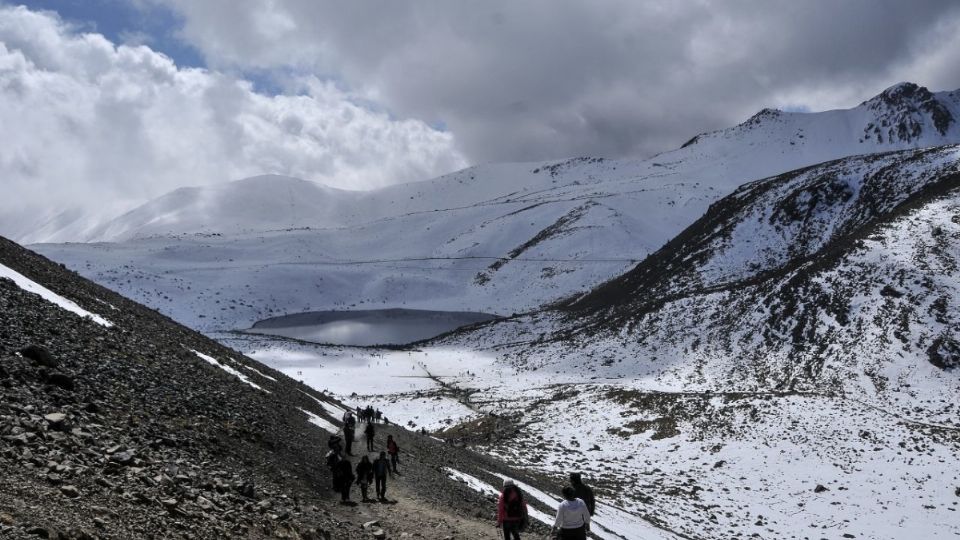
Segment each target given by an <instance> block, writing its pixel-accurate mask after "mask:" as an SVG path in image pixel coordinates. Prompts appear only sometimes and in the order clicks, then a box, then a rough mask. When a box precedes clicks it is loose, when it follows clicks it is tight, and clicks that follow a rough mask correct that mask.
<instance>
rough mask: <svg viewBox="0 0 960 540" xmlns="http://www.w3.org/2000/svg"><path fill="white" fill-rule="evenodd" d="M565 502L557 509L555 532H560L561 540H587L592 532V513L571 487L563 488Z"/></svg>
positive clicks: (554, 524)
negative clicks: (588, 534)
mask: <svg viewBox="0 0 960 540" xmlns="http://www.w3.org/2000/svg"><path fill="white" fill-rule="evenodd" d="M563 499H564V500H563V502H561V503H560V507H559V508H557V519H556V521H555V522H554V523H553V532H555V533H556V532H559V536H558V538H559V539H560V540H586V538H587V533H588V532H590V511H589V510H587V505H586V503H584V502H583V501H582V500H580V499H578V498H577V492H576V491H574V489H573V488H572V487H570V486H567V487H565V488H563Z"/></svg>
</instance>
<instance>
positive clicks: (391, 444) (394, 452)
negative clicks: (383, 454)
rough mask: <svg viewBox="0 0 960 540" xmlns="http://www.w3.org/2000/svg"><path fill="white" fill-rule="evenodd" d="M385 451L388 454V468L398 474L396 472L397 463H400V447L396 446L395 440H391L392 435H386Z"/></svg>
mask: <svg viewBox="0 0 960 540" xmlns="http://www.w3.org/2000/svg"><path fill="white" fill-rule="evenodd" d="M387 453H388V454H390V469H391V470H392V471H393V474H400V473H398V472H397V463H400V447H399V446H397V441H395V440H393V435H387Z"/></svg>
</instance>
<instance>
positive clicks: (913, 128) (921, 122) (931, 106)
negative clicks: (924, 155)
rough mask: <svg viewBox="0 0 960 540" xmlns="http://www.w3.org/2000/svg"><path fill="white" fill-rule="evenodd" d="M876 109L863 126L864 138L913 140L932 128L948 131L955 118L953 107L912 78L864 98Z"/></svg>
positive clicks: (873, 109) (871, 109)
mask: <svg viewBox="0 0 960 540" xmlns="http://www.w3.org/2000/svg"><path fill="white" fill-rule="evenodd" d="M861 107H866V108H867V109H869V110H870V111H872V112H873V113H874V116H875V120H874V121H873V122H871V123H870V124H868V125H867V127H866V129H864V138H865V139H870V138H876V140H877V142H880V143H882V142H884V139H886V141H888V142H894V141H901V142H906V143H912V142H915V141H917V140H919V139H920V138H921V137H923V135H924V134H925V133H929V132H930V131H931V130H930V129H929V128H933V130H935V131H936V132H937V133H939V135H946V134H947V131H948V130H949V129H950V125H951V124H953V123H954V122H956V119H955V118H954V116H953V114H952V113H951V112H950V108H949V107H948V106H947V105H946V104H944V103H943V102H942V100H941V99H938V96H937V94H934V93H933V92H931V91H930V90H928V89H927V88H925V87H923V86H920V85H918V84H915V83H912V82H901V83H897V84H895V85H893V86H891V87H890V88H887V89H886V90H884V91H883V92H881V93H880V94H878V95H877V96H875V97H873V98H871V99H869V100H867V101H864V102H863V103H862V104H861Z"/></svg>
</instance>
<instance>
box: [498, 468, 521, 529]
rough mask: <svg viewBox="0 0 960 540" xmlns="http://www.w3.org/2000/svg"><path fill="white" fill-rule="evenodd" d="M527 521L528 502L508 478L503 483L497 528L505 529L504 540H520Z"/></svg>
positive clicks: (499, 500)
mask: <svg viewBox="0 0 960 540" xmlns="http://www.w3.org/2000/svg"><path fill="white" fill-rule="evenodd" d="M526 521H527V502H526V501H524V500H523V492H522V491H520V488H518V487H517V485H516V484H515V483H514V482H513V480H510V479H509V478H508V479H506V480H504V481H503V491H502V492H501V493H500V498H499V499H498V500H497V527H500V528H503V540H520V532H521V531H522V530H523V528H524V526H525V525H526ZM511 536H512V539H511Z"/></svg>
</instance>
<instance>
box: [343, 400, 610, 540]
mask: <svg viewBox="0 0 960 540" xmlns="http://www.w3.org/2000/svg"><path fill="white" fill-rule="evenodd" d="M356 410H357V416H354V414H353V412H352V411H350V410H347V411H346V412H345V413H344V414H343V419H342V420H343V437H342V438H341V437H340V436H339V435H336V434H334V435H331V436H330V439H329V441H328V443H327V444H328V446H329V448H330V449H329V451H328V452H327V467H329V468H330V471H331V473H332V477H333V489H334V491H336V492H338V493H340V500H341V503H342V504H354V503H352V502H351V501H350V490H351V488H352V487H353V484H354V483H356V484H357V485H358V486H359V487H360V493H361V495H362V496H363V502H373V499H370V498H369V496H368V495H369V489H370V484H375V489H376V500H378V501H380V502H388V501H387V478H388V477H392V476H393V475H399V474H400V473H399V471H398V470H397V465H398V464H399V463H400V446H399V445H398V444H397V442H396V441H395V440H394V438H393V435H387V442H386V449H385V450H381V451H380V453H379V456H378V457H376V458H375V459H374V460H373V461H371V460H370V456H369V455H368V453H370V452H374V453H375V452H376V449H375V445H374V436H375V435H376V427H374V424H376V423H378V422H379V421H380V420H381V419H383V420H384V421H385V420H386V418H385V417H383V415H382V414H381V413H380V411H379V410H375V409H373V408H372V407H367V408H365V409H361V408H360V407H357V409H356ZM357 418H360V419H361V420H362V421H365V422H366V425H365V426H364V428H363V435H364V439H365V440H366V452H364V453H363V455H362V456H360V461H358V462H357V465H356V467H355V468H354V466H353V464H352V463H351V462H350V460H349V459H348V456H353V455H354V454H353V442H354V438H355V436H356V428H357ZM561 493H562V494H563V501H561V503H560V505H559V507H558V508H557V516H556V520H555V521H554V524H553V533H554V535H555V537H556V538H558V539H559V540H586V538H587V533H588V532H590V516H592V515H593V513H594V510H595V505H596V503H595V499H594V495H593V490H592V489H590V487H589V486H587V485H586V484H584V483H583V477H582V476H581V474H580V473H571V474H570V485H568V486H566V487H564V488H563V490H562V491H561ZM528 523H529V517H528V513H527V502H526V501H525V500H524V496H523V492H522V491H521V490H520V487H519V486H517V485H516V483H515V482H514V481H513V480H510V479H507V480H504V481H503V490H502V491H501V493H500V497H499V499H498V500H497V528H498V529H502V531H503V540H520V533H521V532H523V531H524V530H525V529H526V528H527V525H528Z"/></svg>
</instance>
